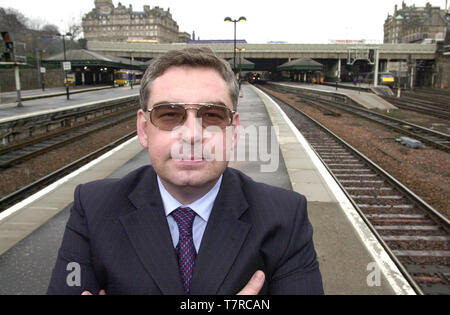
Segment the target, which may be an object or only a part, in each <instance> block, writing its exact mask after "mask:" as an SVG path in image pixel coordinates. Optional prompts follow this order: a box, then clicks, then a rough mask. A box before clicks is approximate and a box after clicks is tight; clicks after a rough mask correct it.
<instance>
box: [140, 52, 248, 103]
mask: <svg viewBox="0 0 450 315" xmlns="http://www.w3.org/2000/svg"><path fill="white" fill-rule="evenodd" d="M174 66H190V67H206V68H211V69H214V70H216V71H217V72H218V73H219V74H220V75H221V77H222V78H223V79H224V80H225V82H226V83H227V86H228V90H229V93H230V98H231V101H232V103H233V109H234V110H236V107H237V103H238V100H239V85H238V83H237V81H236V77H235V75H234V73H233V70H231V67H230V65H229V63H228V62H226V61H225V60H223V59H221V58H219V57H217V55H216V54H215V53H214V52H213V51H212V50H211V49H210V48H207V47H191V48H185V49H180V50H170V51H168V52H167V53H166V54H164V55H162V56H161V57H158V58H156V59H155V60H154V61H153V62H152V63H151V65H150V66H149V67H148V68H147V70H146V71H145V74H144V76H143V77H142V80H141V90H140V102H141V108H142V109H143V110H146V109H147V103H148V100H149V98H150V93H151V83H152V82H153V81H154V80H155V79H156V78H158V77H159V76H161V75H163V74H164V72H165V71H166V70H167V69H169V68H170V67H174Z"/></svg>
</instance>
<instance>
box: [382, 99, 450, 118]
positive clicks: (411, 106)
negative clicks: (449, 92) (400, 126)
mask: <svg viewBox="0 0 450 315" xmlns="http://www.w3.org/2000/svg"><path fill="white" fill-rule="evenodd" d="M384 99H385V100H387V101H389V102H390V103H392V104H394V105H395V106H397V107H399V108H401V109H406V110H411V111H415V112H418V113H423V114H427V115H431V116H435V117H438V118H444V119H448V120H450V111H449V109H448V108H444V107H439V106H436V105H433V104H430V103H428V104H427V103H424V102H420V101H415V100H411V99H409V98H408V99H397V98H395V97H384Z"/></svg>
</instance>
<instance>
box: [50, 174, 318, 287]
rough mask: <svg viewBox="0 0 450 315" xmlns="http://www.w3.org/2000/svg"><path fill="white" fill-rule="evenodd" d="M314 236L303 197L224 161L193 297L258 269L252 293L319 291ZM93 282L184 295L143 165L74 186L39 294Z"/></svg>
mask: <svg viewBox="0 0 450 315" xmlns="http://www.w3.org/2000/svg"><path fill="white" fill-rule="evenodd" d="M312 233H313V231H312V227H311V224H310V222H309V220H308V216H307V211H306V199H305V197H304V196H302V195H300V194H297V193H295V192H292V191H288V190H285V189H281V188H276V187H272V186H269V185H265V184H261V183H256V182H254V181H253V180H251V179H250V178H249V177H247V176H246V175H244V174H243V173H241V172H239V171H237V170H234V169H231V168H227V169H226V171H225V172H224V176H223V181H222V185H221V188H220V191H219V194H218V196H217V198H216V200H215V202H214V207H213V210H212V212H211V216H210V218H209V221H208V224H207V227H206V230H205V234H204V236H203V239H202V243H201V246H200V250H199V253H198V255H197V258H196V262H195V268H194V274H193V279H192V284H191V294H208V295H211V294H224V295H232V294H236V293H237V292H239V291H240V290H241V289H242V288H243V287H244V286H245V285H246V283H247V282H248V281H249V279H250V278H251V276H252V275H253V273H254V272H255V271H256V270H258V269H260V270H263V271H264V273H265V274H266V282H265V284H264V287H263V289H262V290H261V292H260V294H323V288H322V278H321V274H320V271H319V265H318V262H317V259H316V253H315V250H314V246H313V241H312ZM71 262H75V263H77V264H79V266H80V269H79V270H80V273H79V276H80V278H79V280H80V281H79V282H78V283H77V282H76V281H73V280H77V279H76V278H73V277H74V276H75V277H76V276H78V274H76V275H75V274H74V273H73V271H76V269H71V268H68V267H67V266H68V264H69V263H71ZM71 266H73V265H71ZM68 278H71V280H72V281H67V280H68ZM100 289H105V290H106V293H107V294H139V295H140V294H183V285H182V282H181V277H180V274H179V270H178V262H177V256H176V252H175V249H174V248H173V244H172V240H171V236H170V232H169V227H168V224H167V220H166V217H165V215H164V208H163V205H162V201H161V197H160V193H159V189H158V184H157V181H156V173H155V171H154V170H153V168H152V167H151V166H145V167H142V168H140V169H137V170H135V171H133V172H131V173H130V174H128V175H127V176H125V177H124V178H122V179H106V180H100V181H95V182H91V183H88V184H84V185H80V186H78V187H77V188H76V190H75V200H74V204H73V206H72V209H71V215H70V218H69V221H68V223H67V226H66V230H65V233H64V237H63V241H62V245H61V248H60V250H59V252H58V258H57V261H56V266H55V267H54V270H53V273H52V277H51V280H50V284H49V287H48V292H47V293H48V294H81V292H83V291H85V290H88V291H90V292H92V293H94V294H96V293H97V292H98V291H99V290H100Z"/></svg>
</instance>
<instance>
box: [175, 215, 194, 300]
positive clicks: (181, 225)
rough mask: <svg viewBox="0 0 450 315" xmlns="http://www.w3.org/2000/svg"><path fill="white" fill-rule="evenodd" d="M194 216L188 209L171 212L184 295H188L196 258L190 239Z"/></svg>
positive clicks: (191, 239)
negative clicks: (177, 237)
mask: <svg viewBox="0 0 450 315" xmlns="http://www.w3.org/2000/svg"><path fill="white" fill-rule="evenodd" d="M195 215H196V213H195V212H194V211H193V210H192V209H190V208H181V207H180V208H178V209H176V210H175V211H173V212H172V217H173V218H174V219H175V222H177V225H178V231H179V233H180V238H179V240H178V244H177V247H176V250H177V254H178V266H179V268H180V274H181V279H182V280H183V285H184V293H186V294H189V290H190V286H191V281H192V272H193V270H194V263H195V256H196V252H195V246H194V239H193V238H192V224H193V223H194V218H195Z"/></svg>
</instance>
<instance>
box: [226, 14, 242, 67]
mask: <svg viewBox="0 0 450 315" xmlns="http://www.w3.org/2000/svg"><path fill="white" fill-rule="evenodd" d="M224 21H225V22H233V23H234V50H233V71H234V72H235V73H236V23H237V22H245V21H247V19H246V18H245V17H244V16H241V17H240V18H239V19H237V20H232V19H231V18H230V17H228V16H227V17H226V18H225V19H224Z"/></svg>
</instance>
